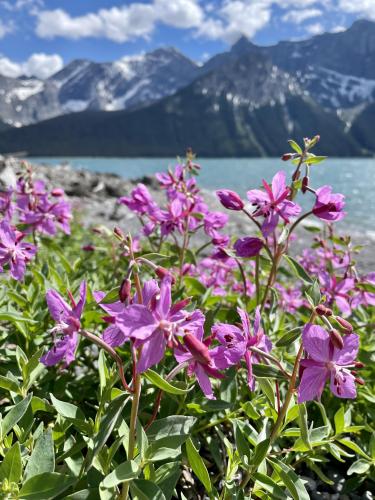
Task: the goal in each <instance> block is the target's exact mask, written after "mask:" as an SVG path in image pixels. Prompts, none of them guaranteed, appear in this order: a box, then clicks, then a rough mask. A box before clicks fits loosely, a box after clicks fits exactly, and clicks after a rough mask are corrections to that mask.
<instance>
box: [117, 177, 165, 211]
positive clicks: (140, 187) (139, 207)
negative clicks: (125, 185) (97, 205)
mask: <svg viewBox="0 0 375 500" xmlns="http://www.w3.org/2000/svg"><path fill="white" fill-rule="evenodd" d="M118 202H119V203H121V204H123V205H126V206H127V207H128V208H130V210H132V211H133V212H136V213H138V214H139V215H144V214H146V213H148V212H149V211H150V209H152V208H154V207H155V205H156V204H155V202H154V200H153V198H152V196H151V194H150V192H149V190H148V189H147V187H146V186H145V185H144V184H141V183H140V184H137V186H136V187H135V188H134V189H133V190H132V192H131V193H130V197H127V196H123V197H121V198H119V200H118Z"/></svg>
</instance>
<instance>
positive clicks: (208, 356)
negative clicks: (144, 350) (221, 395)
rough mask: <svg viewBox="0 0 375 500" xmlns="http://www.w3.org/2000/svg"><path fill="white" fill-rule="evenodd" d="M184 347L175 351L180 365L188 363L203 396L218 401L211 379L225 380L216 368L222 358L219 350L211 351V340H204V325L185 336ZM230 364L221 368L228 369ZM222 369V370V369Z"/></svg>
mask: <svg viewBox="0 0 375 500" xmlns="http://www.w3.org/2000/svg"><path fill="white" fill-rule="evenodd" d="M183 339H184V345H183V346H182V345H179V346H178V347H176V348H175V350H174V356H175V358H176V360H177V362H178V363H180V364H182V363H186V362H187V363H188V369H187V373H188V375H189V376H190V377H191V376H192V375H194V374H195V376H196V378H197V381H198V384H199V386H200V388H201V389H202V392H203V394H204V395H205V396H206V397H207V398H208V399H216V398H215V396H214V394H213V391H212V385H211V381H210V377H213V378H224V375H223V374H222V373H220V371H219V369H218V367H217V366H216V358H217V357H218V356H219V357H221V353H218V351H217V348H214V349H209V348H208V346H209V344H210V342H211V339H208V340H205V341H204V340H203V327H202V325H201V326H199V327H198V328H196V330H195V331H194V332H193V333H187V334H185V336H184V338H183ZM228 366H230V365H229V364H225V366H224V364H223V363H221V367H224V368H227V367H228ZM220 369H221V368H220Z"/></svg>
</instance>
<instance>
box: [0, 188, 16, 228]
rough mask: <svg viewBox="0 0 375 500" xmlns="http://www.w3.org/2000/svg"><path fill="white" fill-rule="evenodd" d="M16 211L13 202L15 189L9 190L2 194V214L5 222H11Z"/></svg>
mask: <svg viewBox="0 0 375 500" xmlns="http://www.w3.org/2000/svg"><path fill="white" fill-rule="evenodd" d="M14 209H15V204H14V202H13V189H12V188H9V189H8V190H7V191H1V192H0V214H2V215H3V218H4V220H7V221H10V220H11V218H12V216H13V213H14Z"/></svg>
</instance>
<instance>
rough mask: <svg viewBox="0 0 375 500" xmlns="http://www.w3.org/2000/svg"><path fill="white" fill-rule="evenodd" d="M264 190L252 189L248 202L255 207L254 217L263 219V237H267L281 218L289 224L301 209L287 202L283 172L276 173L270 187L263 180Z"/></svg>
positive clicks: (288, 190)
mask: <svg viewBox="0 0 375 500" xmlns="http://www.w3.org/2000/svg"><path fill="white" fill-rule="evenodd" d="M263 186H264V189H265V192H264V191H261V190H260V189H252V190H251V191H248V193H247V197H248V200H249V201H250V202H251V203H252V204H253V205H255V206H256V209H255V211H254V212H253V216H254V217H260V216H263V217H265V219H264V222H263V224H262V233H263V236H265V237H267V236H268V235H270V234H271V233H272V232H273V231H274V229H276V227H277V224H278V223H279V218H280V217H281V218H282V219H283V220H284V221H285V222H286V223H289V221H290V218H291V217H295V216H297V215H298V214H299V213H300V212H301V207H300V206H299V205H297V204H296V203H294V202H292V201H290V200H287V198H288V196H289V194H290V189H289V187H288V186H287V185H286V174H285V172H282V171H281V172H278V173H277V174H276V175H275V176H274V178H273V179H272V185H271V186H270V185H269V184H267V182H266V181H265V180H263Z"/></svg>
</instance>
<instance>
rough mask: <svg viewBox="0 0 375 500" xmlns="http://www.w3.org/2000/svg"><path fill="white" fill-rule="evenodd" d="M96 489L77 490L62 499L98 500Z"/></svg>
mask: <svg viewBox="0 0 375 500" xmlns="http://www.w3.org/2000/svg"><path fill="white" fill-rule="evenodd" d="M98 498H99V496H98V488H89V489H86V490H79V491H76V492H75V493H72V494H71V495H68V496H66V497H64V500H98Z"/></svg>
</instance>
